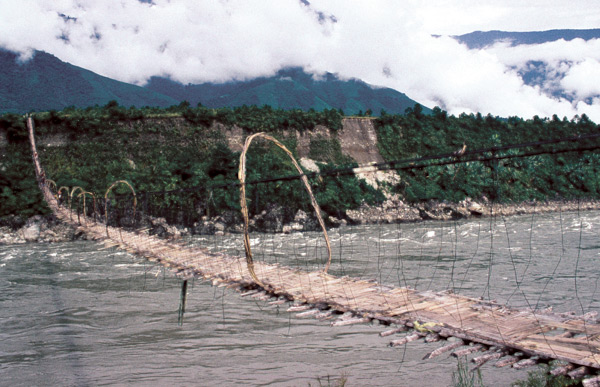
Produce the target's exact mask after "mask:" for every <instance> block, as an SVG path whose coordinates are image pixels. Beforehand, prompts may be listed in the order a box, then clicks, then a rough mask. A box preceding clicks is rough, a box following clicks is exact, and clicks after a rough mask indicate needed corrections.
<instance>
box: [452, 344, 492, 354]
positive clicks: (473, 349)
mask: <svg viewBox="0 0 600 387" xmlns="http://www.w3.org/2000/svg"><path fill="white" fill-rule="evenodd" d="M485 350H486V348H485V346H484V345H481V344H475V345H473V346H471V347H469V348H464V349H461V350H458V351H455V352H452V356H454V357H460V356H467V355H468V354H470V353H473V352H478V351H485Z"/></svg>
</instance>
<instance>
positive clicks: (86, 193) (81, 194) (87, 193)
mask: <svg viewBox="0 0 600 387" xmlns="http://www.w3.org/2000/svg"><path fill="white" fill-rule="evenodd" d="M85 195H89V196H91V197H92V199H93V200H94V221H96V212H97V207H96V195H94V193H93V192H89V191H82V192H81V193H80V194H79V195H77V199H79V197H81V196H83V220H84V221H85V222H86V223H87V217H86V215H85V208H86V207H85ZM77 216H79V211H77Z"/></svg>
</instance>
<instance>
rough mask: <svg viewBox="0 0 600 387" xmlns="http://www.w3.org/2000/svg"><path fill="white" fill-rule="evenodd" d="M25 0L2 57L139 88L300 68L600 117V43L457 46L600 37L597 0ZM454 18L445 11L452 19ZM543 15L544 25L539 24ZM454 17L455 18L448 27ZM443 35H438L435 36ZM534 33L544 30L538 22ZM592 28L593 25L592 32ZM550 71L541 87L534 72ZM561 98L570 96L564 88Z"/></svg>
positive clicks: (452, 108)
mask: <svg viewBox="0 0 600 387" xmlns="http://www.w3.org/2000/svg"><path fill="white" fill-rule="evenodd" d="M421 3H423V2H418V1H416V0H409V1H406V2H396V1H391V0H390V1H386V0H381V1H379V0H378V1H369V2H364V1H355V2H348V1H341V0H337V1H325V0H310V1H308V0H267V1H260V2H248V1H244V0H228V1H219V2H215V1H209V0H179V1H169V0H151V1H150V0H146V1H139V0H124V1H103V2H99V1H92V0H56V1H52V2H48V1H43V0H21V1H19V2H13V1H0V47H3V48H6V49H9V50H12V51H16V52H19V53H20V54H21V59H22V60H27V59H28V58H29V57H30V56H31V54H32V52H33V50H35V49H38V50H44V51H46V52H49V53H52V54H53V55H56V56H57V57H58V58H60V59H61V60H64V61H67V62H70V63H73V64H75V65H78V66H81V67H84V68H87V69H90V70H92V71H94V72H97V73H99V74H102V75H104V76H108V77H111V78H115V79H118V80H120V81H125V82H131V83H135V84H140V85H141V84H144V83H145V82H146V81H147V80H148V79H149V78H150V77H152V76H163V77H169V78H171V79H173V80H176V81H179V82H182V83H184V84H187V83H204V82H225V81H230V80H246V79H252V78H255V77H260V76H272V75H274V74H275V73H276V72H277V71H278V70H280V69H282V68H286V67H303V68H304V69H305V70H306V71H309V72H312V73H314V74H316V75H317V76H318V75H319V74H324V73H325V72H333V73H337V74H338V75H339V76H340V77H343V78H359V79H362V80H364V81H365V82H367V83H370V84H375V85H381V86H386V87H391V88H394V89H396V90H399V91H401V92H403V93H406V94H407V95H408V96H409V97H410V98H412V99H415V100H417V101H419V102H421V103H423V104H425V105H428V106H435V105H438V106H441V107H442V108H444V109H446V110H448V111H449V112H450V113H452V114H460V113H462V112H467V113H468V112H481V113H483V114H487V113H491V114H493V115H500V116H510V115H519V116H524V117H531V116H533V115H540V116H542V117H545V116H551V115H553V114H557V115H559V116H560V117H562V116H567V117H568V118H572V117H573V116H574V115H576V114H579V115H581V114H584V113H585V114H587V115H588V116H590V117H591V118H592V119H593V120H595V121H600V90H599V89H600V86H599V85H600V49H599V48H600V40H598V39H592V40H588V41H584V40H581V39H575V40H571V41H561V40H559V41H555V42H548V43H543V44H537V45H516V46H513V45H511V44H510V43H507V42H499V43H497V44H494V45H492V46H488V47H484V48H482V49H469V48H468V47H467V45H466V44H462V43H460V42H459V41H457V40H456V39H453V38H451V37H449V36H439V37H436V36H434V35H432V34H436V33H442V34H445V33H448V34H451V33H453V31H452V29H451V28H452V23H451V20H450V19H452V18H454V16H456V17H459V19H454V20H460V21H461V22H460V23H458V25H459V28H460V29H462V30H461V31H460V32H468V31H465V30H464V29H466V28H475V27H477V26H480V27H481V26H490V28H488V29H492V28H496V27H498V26H500V24H499V23H501V22H502V21H504V23H505V24H504V25H505V26H508V27H510V26H512V23H516V22H517V21H519V20H521V22H522V23H525V22H526V21H528V22H529V24H528V27H529V28H528V29H529V30H534V29H541V28H552V26H551V24H552V22H553V21H554V22H555V23H557V22H558V21H560V22H561V23H562V24H561V25H560V26H556V27H557V28H559V27H560V28H574V27H579V28H591V27H600V11H599V10H597V9H598V7H597V6H595V5H594V3H595V1H588V0H579V1H577V0H575V1H572V2H569V7H566V6H565V5H564V3H565V2H564V1H555V0H544V1H538V0H536V1H531V2H527V5H526V6H525V5H523V4H521V3H523V2H522V1H521V2H516V1H512V0H503V1H494V2H491V1H487V2H486V1H478V2H475V1H471V0H465V1H454V2H452V1H443V0H433V1H431V2H427V5H426V6H424V5H422V4H421ZM444 12H445V13H444ZM534 15H537V17H534ZM444 16H446V18H444ZM436 23H437V26H438V27H439V31H435V30H434V28H435V27H436ZM536 23H537V24H536ZM594 23H595V25H594ZM532 66H537V67H536V69H537V70H538V72H537V73H536V74H538V73H539V72H540V71H543V74H544V75H545V78H544V81H543V82H542V83H540V82H538V83H536V82H535V80H534V79H531V80H530V81H528V82H526V80H525V79H524V76H526V75H527V74H530V75H531V74H533V73H532V72H531V67H532ZM557 90H559V91H560V92H557Z"/></svg>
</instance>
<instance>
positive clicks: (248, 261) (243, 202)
mask: <svg viewBox="0 0 600 387" xmlns="http://www.w3.org/2000/svg"><path fill="white" fill-rule="evenodd" d="M257 137H261V138H263V139H265V140H269V141H271V142H272V143H274V144H275V145H277V146H278V147H279V148H281V149H282V150H283V151H284V152H285V153H286V154H287V155H288V156H289V158H290V160H292V163H293V164H294V166H295V167H296V169H297V170H298V173H300V174H301V175H302V177H301V180H302V182H303V183H304V188H305V189H306V192H307V193H308V195H309V196H310V201H311V204H312V206H313V208H314V210H315V214H316V215H317V220H318V221H319V225H320V226H321V229H322V230H323V236H324V237H325V244H326V245H327V255H328V258H327V264H326V265H325V267H324V268H323V273H327V270H329V266H330V265H331V243H330V242H329V236H328V235H327V229H326V228H325V222H323V218H322V217H321V209H320V208H319V204H318V203H317V200H316V199H315V195H313V193H312V189H311V188H310V183H309V182H308V178H307V177H306V175H305V174H304V171H303V170H302V168H300V165H298V162H297V161H296V159H295V158H294V156H293V155H292V152H290V151H289V149H288V148H286V147H285V145H283V144H282V143H280V142H279V141H278V140H277V139H275V138H273V137H271V136H269V135H268V134H266V133H263V132H261V133H255V134H253V135H251V136H248V137H246V141H245V143H244V149H243V151H242V154H241V156H240V168H239V171H238V179H239V180H240V206H241V211H242V217H243V218H244V250H245V251H246V264H247V266H248V271H249V272H250V275H251V276H252V279H254V281H255V282H256V283H257V284H258V285H260V286H262V287H265V286H264V284H263V283H262V282H261V281H260V280H259V279H258V277H257V276H256V273H255V271H254V260H253V258H252V249H251V248H250V237H249V235H248V228H249V227H248V224H249V219H248V206H247V203H246V153H247V152H248V148H249V147H250V144H251V143H252V140H254V139H255V138H257Z"/></svg>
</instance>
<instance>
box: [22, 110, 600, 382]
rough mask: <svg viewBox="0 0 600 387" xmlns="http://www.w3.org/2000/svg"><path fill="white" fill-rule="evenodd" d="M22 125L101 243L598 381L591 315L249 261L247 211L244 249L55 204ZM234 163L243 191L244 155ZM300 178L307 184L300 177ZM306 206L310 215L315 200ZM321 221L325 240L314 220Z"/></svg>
mask: <svg viewBox="0 0 600 387" xmlns="http://www.w3.org/2000/svg"><path fill="white" fill-rule="evenodd" d="M28 127H29V135H30V142H31V146H32V152H33V161H34V166H35V172H36V177H37V180H38V184H39V187H40V189H41V191H42V194H43V197H44V199H45V201H46V202H47V204H48V206H49V207H50V209H51V210H52V212H53V213H54V215H55V216H56V217H57V218H58V219H60V220H61V221H63V222H65V223H68V224H70V225H72V226H74V227H77V228H79V229H80V230H81V231H83V232H85V233H86V234H87V235H88V236H89V237H90V238H91V239H95V240H98V241H101V242H102V243H104V244H105V245H106V246H108V247H117V248H119V249H123V250H126V251H128V252H130V253H131V254H134V255H136V256H138V257H140V258H143V259H146V260H148V261H152V262H156V263H157V264H159V265H162V266H165V267H167V268H169V269H171V270H172V271H173V272H175V274H176V275H178V276H180V277H182V278H183V279H184V280H185V279H188V278H192V277H199V278H202V279H205V280H208V281H212V283H213V285H216V286H226V287H228V288H230V289H233V290H235V291H238V292H240V293H241V295H242V296H243V297H252V298H257V299H261V300H264V301H265V302H269V303H270V304H278V305H279V304H286V303H287V304H289V307H288V311H290V312H294V313H297V315H298V316H299V317H307V316H313V317H315V318H318V319H322V320H326V321H328V322H330V324H331V325H332V326H334V327H335V326H343V325H350V324H362V323H369V322H373V321H378V322H379V323H381V324H383V325H386V326H389V330H385V331H382V332H381V334H380V335H381V336H384V337H390V341H389V344H390V345H391V346H401V345H405V344H407V343H409V342H411V341H416V340H424V341H426V342H431V343H434V342H441V343H442V345H439V344H438V345H434V344H432V350H431V352H430V353H429V354H428V355H427V356H426V358H433V357H436V356H440V355H442V354H444V353H452V354H454V355H455V356H462V355H466V354H469V353H479V354H477V355H476V356H475V357H474V358H473V361H474V362H475V363H476V364H477V366H481V365H483V364H485V363H488V362H494V364H495V365H496V366H498V367H508V366H510V367H514V368H523V367H527V366H531V365H534V364H537V363H547V362H549V361H551V360H559V361H561V363H560V365H559V366H556V367H555V368H554V369H553V371H552V372H553V373H554V374H556V375H558V374H562V375H569V376H571V377H573V378H578V377H583V376H585V375H591V376H592V377H588V378H587V379H585V384H586V385H598V383H600V378H599V377H597V376H595V374H596V373H597V372H598V370H600V324H598V322H597V320H596V319H595V318H596V316H595V315H593V314H589V315H582V316H572V315H562V314H557V313H552V312H550V311H544V312H540V311H535V310H530V309H516V308H510V307H508V306H505V305H501V304H497V303H495V302H491V301H485V300H482V299H476V298H470V297H465V296H460V295H457V294H453V293H451V292H448V291H446V292H435V291H418V290H416V289H412V288H408V287H391V286H385V285H383V284H379V283H377V282H374V281H366V280H362V279H355V278H351V277H344V276H341V277H340V276H334V275H331V274H328V273H327V267H328V266H329V263H330V260H331V253H329V261H328V264H327V266H326V267H325V269H324V270H319V271H303V270H299V269H295V268H290V267H286V266H284V265H279V264H270V263H264V262H255V261H254V260H253V259H252V253H251V251H250V245H249V241H248V234H247V231H248V224H247V222H248V221H247V219H248V218H247V213H246V214H245V217H244V218H245V231H246V234H245V239H244V241H245V244H246V245H245V249H246V256H245V257H237V256H233V255H229V254H225V253H215V252H211V251H210V250H209V249H207V248H202V247H193V246H189V245H184V244H182V243H178V242H177V241H173V240H165V239H161V238H158V237H156V236H152V235H149V234H148V232H147V231H144V230H134V231H132V230H127V229H124V228H121V227H113V226H110V225H108V224H106V223H104V222H101V221H100V220H98V219H96V218H92V217H89V216H86V215H85V214H83V216H81V215H79V214H78V213H77V212H75V211H73V210H72V209H70V208H68V207H65V206H63V205H61V204H59V202H58V200H57V197H56V196H55V195H54V194H53V192H52V191H51V189H50V184H49V182H48V179H47V178H46V176H45V173H44V171H43V169H42V167H41V165H40V161H39V158H38V154H37V149H36V146H35V138H34V132H33V122H32V120H31V119H29V120H28ZM250 141H251V139H249V140H248V141H247V145H249V143H250ZM290 156H291V154H290ZM241 165H242V167H241V168H240V179H241V181H242V184H241V186H242V197H243V190H244V177H245V175H244V173H243V170H244V163H243V162H242V163H241ZM299 171H300V170H299ZM300 172H301V171H300ZM305 183H306V184H307V189H308V191H309V192H310V188H309V186H308V182H307V181H305ZM311 196H312V195H311ZM244 201H245V199H243V200H242V212H243V211H244ZM313 206H314V207H315V210H316V213H317V214H318V213H319V208H318V204H317V203H316V202H315V201H314V200H313ZM321 226H322V227H323V230H324V237H325V239H326V240H327V234H326V231H325V227H324V225H323V224H322V222H321ZM327 244H329V243H328V242H327Z"/></svg>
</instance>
